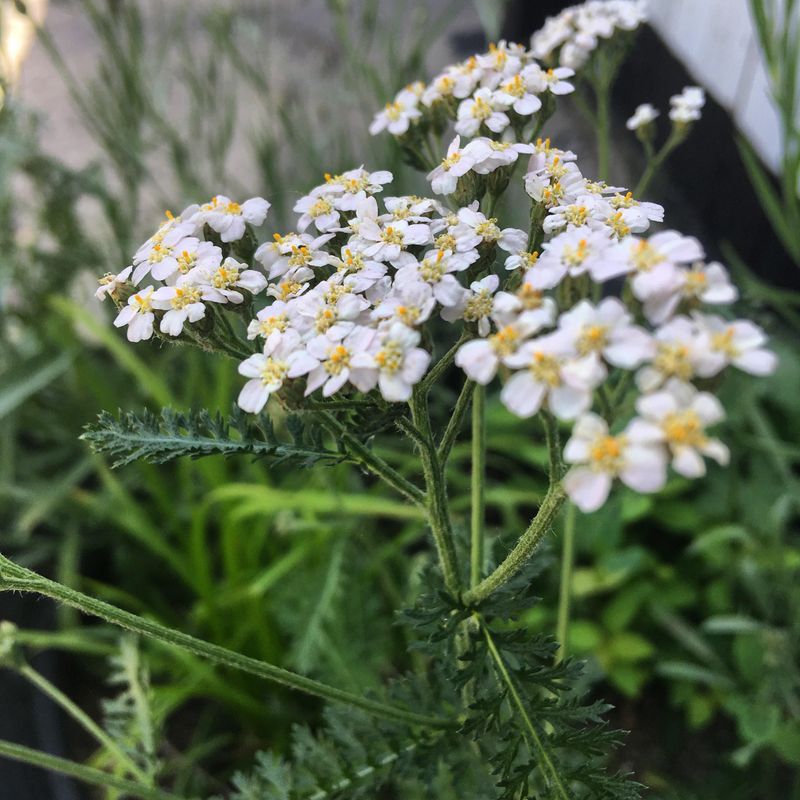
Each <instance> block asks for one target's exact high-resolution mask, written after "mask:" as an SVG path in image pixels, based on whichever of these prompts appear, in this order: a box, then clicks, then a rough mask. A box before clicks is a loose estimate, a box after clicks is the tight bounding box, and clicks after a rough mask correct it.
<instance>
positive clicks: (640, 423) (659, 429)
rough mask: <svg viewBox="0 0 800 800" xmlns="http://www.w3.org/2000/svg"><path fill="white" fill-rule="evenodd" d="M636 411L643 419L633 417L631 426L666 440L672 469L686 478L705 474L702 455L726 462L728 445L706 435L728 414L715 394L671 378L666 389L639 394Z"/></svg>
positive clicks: (724, 463)
mask: <svg viewBox="0 0 800 800" xmlns="http://www.w3.org/2000/svg"><path fill="white" fill-rule="evenodd" d="M636 410H637V412H638V413H639V414H640V415H641V417H642V419H635V420H633V422H631V428H632V429H633V430H635V431H636V432H637V434H638V435H639V436H641V437H642V438H649V439H650V440H651V441H653V442H664V443H665V444H666V445H667V446H668V447H669V450H670V452H671V454H672V467H673V469H674V470H675V471H676V472H678V473H680V474H681V475H683V476H684V477H685V478H700V477H702V476H703V475H705V474H706V465H705V462H704V461H703V456H707V457H709V458H713V459H714V460H715V461H716V462H717V463H719V464H720V465H721V466H726V465H727V463H728V459H729V453H728V448H727V447H725V445H724V444H723V443H722V442H720V441H719V439H712V438H710V437H709V436H708V435H707V434H706V428H707V427H709V426H711V425H714V424H715V423H717V422H719V421H720V420H722V419H724V417H725V412H724V411H723V409H722V405H721V404H720V402H719V400H717V398H716V397H714V396H713V395H711V394H709V393H708V392H698V391H697V390H696V389H695V388H694V387H693V386H691V385H690V384H687V383H682V382H680V381H677V380H675V379H672V380H670V381H669V382H668V383H667V385H666V386H665V387H664V391H660V392H656V393H655V394H650V395H645V396H643V397H640V398H639V399H638V400H637V402H636Z"/></svg>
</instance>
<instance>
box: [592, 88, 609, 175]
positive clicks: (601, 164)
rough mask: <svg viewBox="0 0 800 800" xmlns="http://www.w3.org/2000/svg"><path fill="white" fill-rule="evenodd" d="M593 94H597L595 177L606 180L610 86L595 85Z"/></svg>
mask: <svg viewBox="0 0 800 800" xmlns="http://www.w3.org/2000/svg"><path fill="white" fill-rule="evenodd" d="M595 94H596V96H597V114H596V121H597V122H596V130H597V173H598V175H597V177H598V180H601V181H607V180H608V179H609V175H608V170H609V162H610V150H611V118H610V114H609V104H610V99H611V98H610V94H611V92H610V87H609V86H607V85H605V83H603V84H601V85H599V86H595Z"/></svg>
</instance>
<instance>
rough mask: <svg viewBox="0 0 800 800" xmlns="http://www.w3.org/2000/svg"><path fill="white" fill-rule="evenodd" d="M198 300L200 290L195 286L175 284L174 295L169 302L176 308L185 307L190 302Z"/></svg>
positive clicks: (197, 301)
mask: <svg viewBox="0 0 800 800" xmlns="http://www.w3.org/2000/svg"><path fill="white" fill-rule="evenodd" d="M199 302H200V290H199V289H198V288H196V287H195V286H176V287H175V297H173V298H172V299H171V300H170V301H169V304H170V305H171V306H172V307H173V308H176V309H179V308H186V306H190V305H192V303H199Z"/></svg>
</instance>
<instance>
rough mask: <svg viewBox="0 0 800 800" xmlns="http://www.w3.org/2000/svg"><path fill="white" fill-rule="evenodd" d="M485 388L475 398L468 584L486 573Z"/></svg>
mask: <svg viewBox="0 0 800 800" xmlns="http://www.w3.org/2000/svg"><path fill="white" fill-rule="evenodd" d="M485 482H486V388H485V387H484V386H478V387H476V389H475V394H474V395H473V398H472V475H471V487H470V488H471V495H472V516H471V520H470V555H469V585H470V586H476V585H477V584H478V582H479V581H480V579H481V573H482V572H483V543H484V533H483V526H484V517H485V514H486V491H485Z"/></svg>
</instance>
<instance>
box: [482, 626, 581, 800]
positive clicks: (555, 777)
mask: <svg viewBox="0 0 800 800" xmlns="http://www.w3.org/2000/svg"><path fill="white" fill-rule="evenodd" d="M481 630H482V631H483V635H484V637H485V638H486V646H487V647H488V648H489V653H490V655H491V656H492V660H493V661H494V663H495V667H496V668H497V672H498V674H499V676H500V679H501V680H502V682H503V683H504V684H505V685H506V688H507V689H508V698H509V700H510V702H511V705H512V707H513V708H514V709H515V711H516V712H517V714H518V715H519V716H520V718H521V719H522V726H523V731H524V734H525V739H526V740H527V742H528V746H529V747H530V748H531V750H536V751H537V754H538V756H539V758H540V759H541V763H542V765H543V767H544V770H543V771H544V772H545V773H546V775H547V782H548V783H549V784H550V787H551V788H552V789H553V792H554V797H558V798H561V800H571V795H570V793H569V792H568V791H567V788H566V787H565V786H564V782H563V781H562V780H561V775H560V774H559V772H558V768H557V767H556V765H555V763H554V762H553V759H552V758H551V757H550V753H549V752H548V750H547V748H546V747H545V746H544V742H543V741H542V737H541V736H540V735H539V732H538V731H537V730H536V726H535V725H534V724H533V720H531V718H530V715H529V714H528V711H527V709H526V708H525V703H523V702H522V697H520V694H519V690H518V689H517V686H516V684H515V683H514V679H513V678H512V677H511V674H510V673H509V671H508V667H507V666H506V663H505V661H504V660H503V656H502V654H501V653H500V651H499V650H498V649H497V645H496V644H495V642H494V639H493V638H492V634H491V633H490V632H489V628H488V627H487V626H486V624H485V623H484V622H483V621H481Z"/></svg>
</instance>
